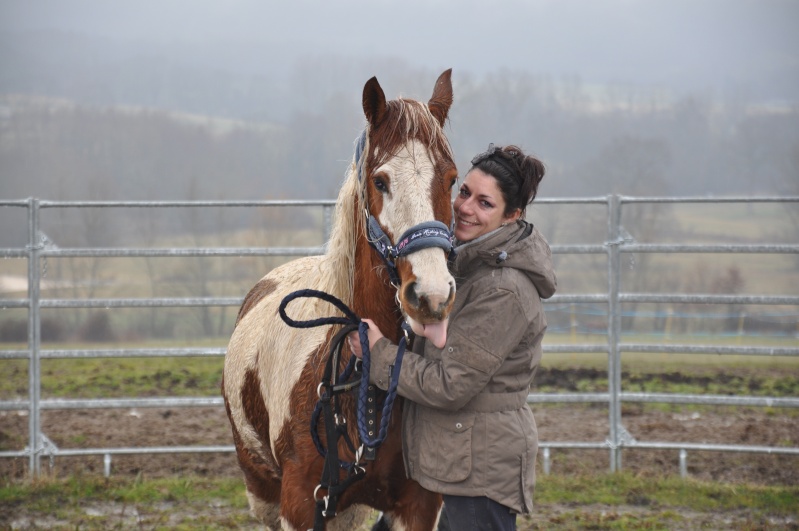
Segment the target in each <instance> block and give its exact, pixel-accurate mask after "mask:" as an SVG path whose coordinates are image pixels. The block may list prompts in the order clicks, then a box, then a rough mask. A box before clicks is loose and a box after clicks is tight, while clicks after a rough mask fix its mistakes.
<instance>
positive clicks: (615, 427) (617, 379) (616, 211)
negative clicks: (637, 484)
mask: <svg viewBox="0 0 799 531" xmlns="http://www.w3.org/2000/svg"><path fill="white" fill-rule="evenodd" d="M608 200H609V203H608V244H607V252H608V396H609V402H608V417H609V419H608V420H609V424H610V435H609V439H608V445H609V446H610V471H611V472H616V471H618V470H621V447H620V440H621V437H620V432H621V430H620V425H621V400H620V399H619V393H620V392H621V368H620V365H621V359H620V349H619V341H620V337H621V308H620V303H619V284H620V283H621V268H620V263H621V260H620V254H621V253H620V251H619V246H620V245H621V243H622V240H621V237H620V230H619V228H620V226H621V201H620V199H619V196H618V195H616V194H613V195H611V196H609V197H608Z"/></svg>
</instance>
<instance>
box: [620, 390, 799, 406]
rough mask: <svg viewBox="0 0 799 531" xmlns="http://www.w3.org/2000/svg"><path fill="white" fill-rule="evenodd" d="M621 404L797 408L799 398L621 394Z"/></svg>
mask: <svg viewBox="0 0 799 531" xmlns="http://www.w3.org/2000/svg"><path fill="white" fill-rule="evenodd" d="M621 400H622V401H623V402H638V403H658V404H702V405H715V406H762V407H799V398H777V397H773V396H730V395H696V394H693V395H690V394H674V393H626V392H622V393H621Z"/></svg>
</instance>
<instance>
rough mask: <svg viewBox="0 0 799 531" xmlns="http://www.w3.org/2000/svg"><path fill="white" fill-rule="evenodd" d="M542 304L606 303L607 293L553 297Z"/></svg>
mask: <svg viewBox="0 0 799 531" xmlns="http://www.w3.org/2000/svg"><path fill="white" fill-rule="evenodd" d="M543 302H544V304H553V303H566V302H592V303H593V302H603V303H604V302H608V294H607V293H598V294H593V295H591V294H586V295H553V296H552V297H550V298H549V299H546V300H545V301H543Z"/></svg>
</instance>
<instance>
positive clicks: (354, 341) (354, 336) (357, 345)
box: [347, 319, 385, 359]
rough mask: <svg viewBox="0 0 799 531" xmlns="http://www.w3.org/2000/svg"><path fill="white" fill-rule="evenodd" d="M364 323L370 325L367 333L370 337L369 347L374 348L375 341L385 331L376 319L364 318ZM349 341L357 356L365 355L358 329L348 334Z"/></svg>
mask: <svg viewBox="0 0 799 531" xmlns="http://www.w3.org/2000/svg"><path fill="white" fill-rule="evenodd" d="M362 320H363V322H364V323H366V325H367V326H368V327H369V330H368V332H367V333H366V335H367V336H368V337H369V348H370V349H371V348H373V347H374V346H375V343H377V341H378V340H379V339H380V338H382V337H385V336H383V332H381V331H380V329H379V328H378V327H377V325H376V324H375V322H374V321H372V320H371V319H362ZM347 342H348V343H349V344H350V350H351V351H352V353H353V354H354V355H355V357H356V358H359V359H360V358H362V357H363V349H361V338H360V336H359V335H358V331H357V330H356V331H353V332H350V333H349V334H347Z"/></svg>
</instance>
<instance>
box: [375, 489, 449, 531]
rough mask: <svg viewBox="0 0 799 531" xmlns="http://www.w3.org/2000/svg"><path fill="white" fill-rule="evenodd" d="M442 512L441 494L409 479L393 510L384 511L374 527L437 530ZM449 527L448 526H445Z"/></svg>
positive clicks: (400, 530)
mask: <svg viewBox="0 0 799 531" xmlns="http://www.w3.org/2000/svg"><path fill="white" fill-rule="evenodd" d="M440 512H441V496H440V495H438V494H436V493H434V492H430V491H429V490H427V489H425V488H424V487H422V486H421V485H419V484H418V483H416V482H415V481H407V482H406V483H405V488H404V489H403V491H402V492H401V493H400V496H399V498H398V499H397V503H396V504H395V506H394V508H393V509H392V510H391V511H387V512H385V513H383V515H382V516H381V518H380V520H378V521H377V523H375V526H374V527H373V528H372V529H373V531H374V530H381V531H382V530H384V529H386V530H388V529H390V530H391V531H435V530H436V529H440V528H439V527H438V524H439V522H438V518H439V514H440ZM445 529H448V528H445Z"/></svg>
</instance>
